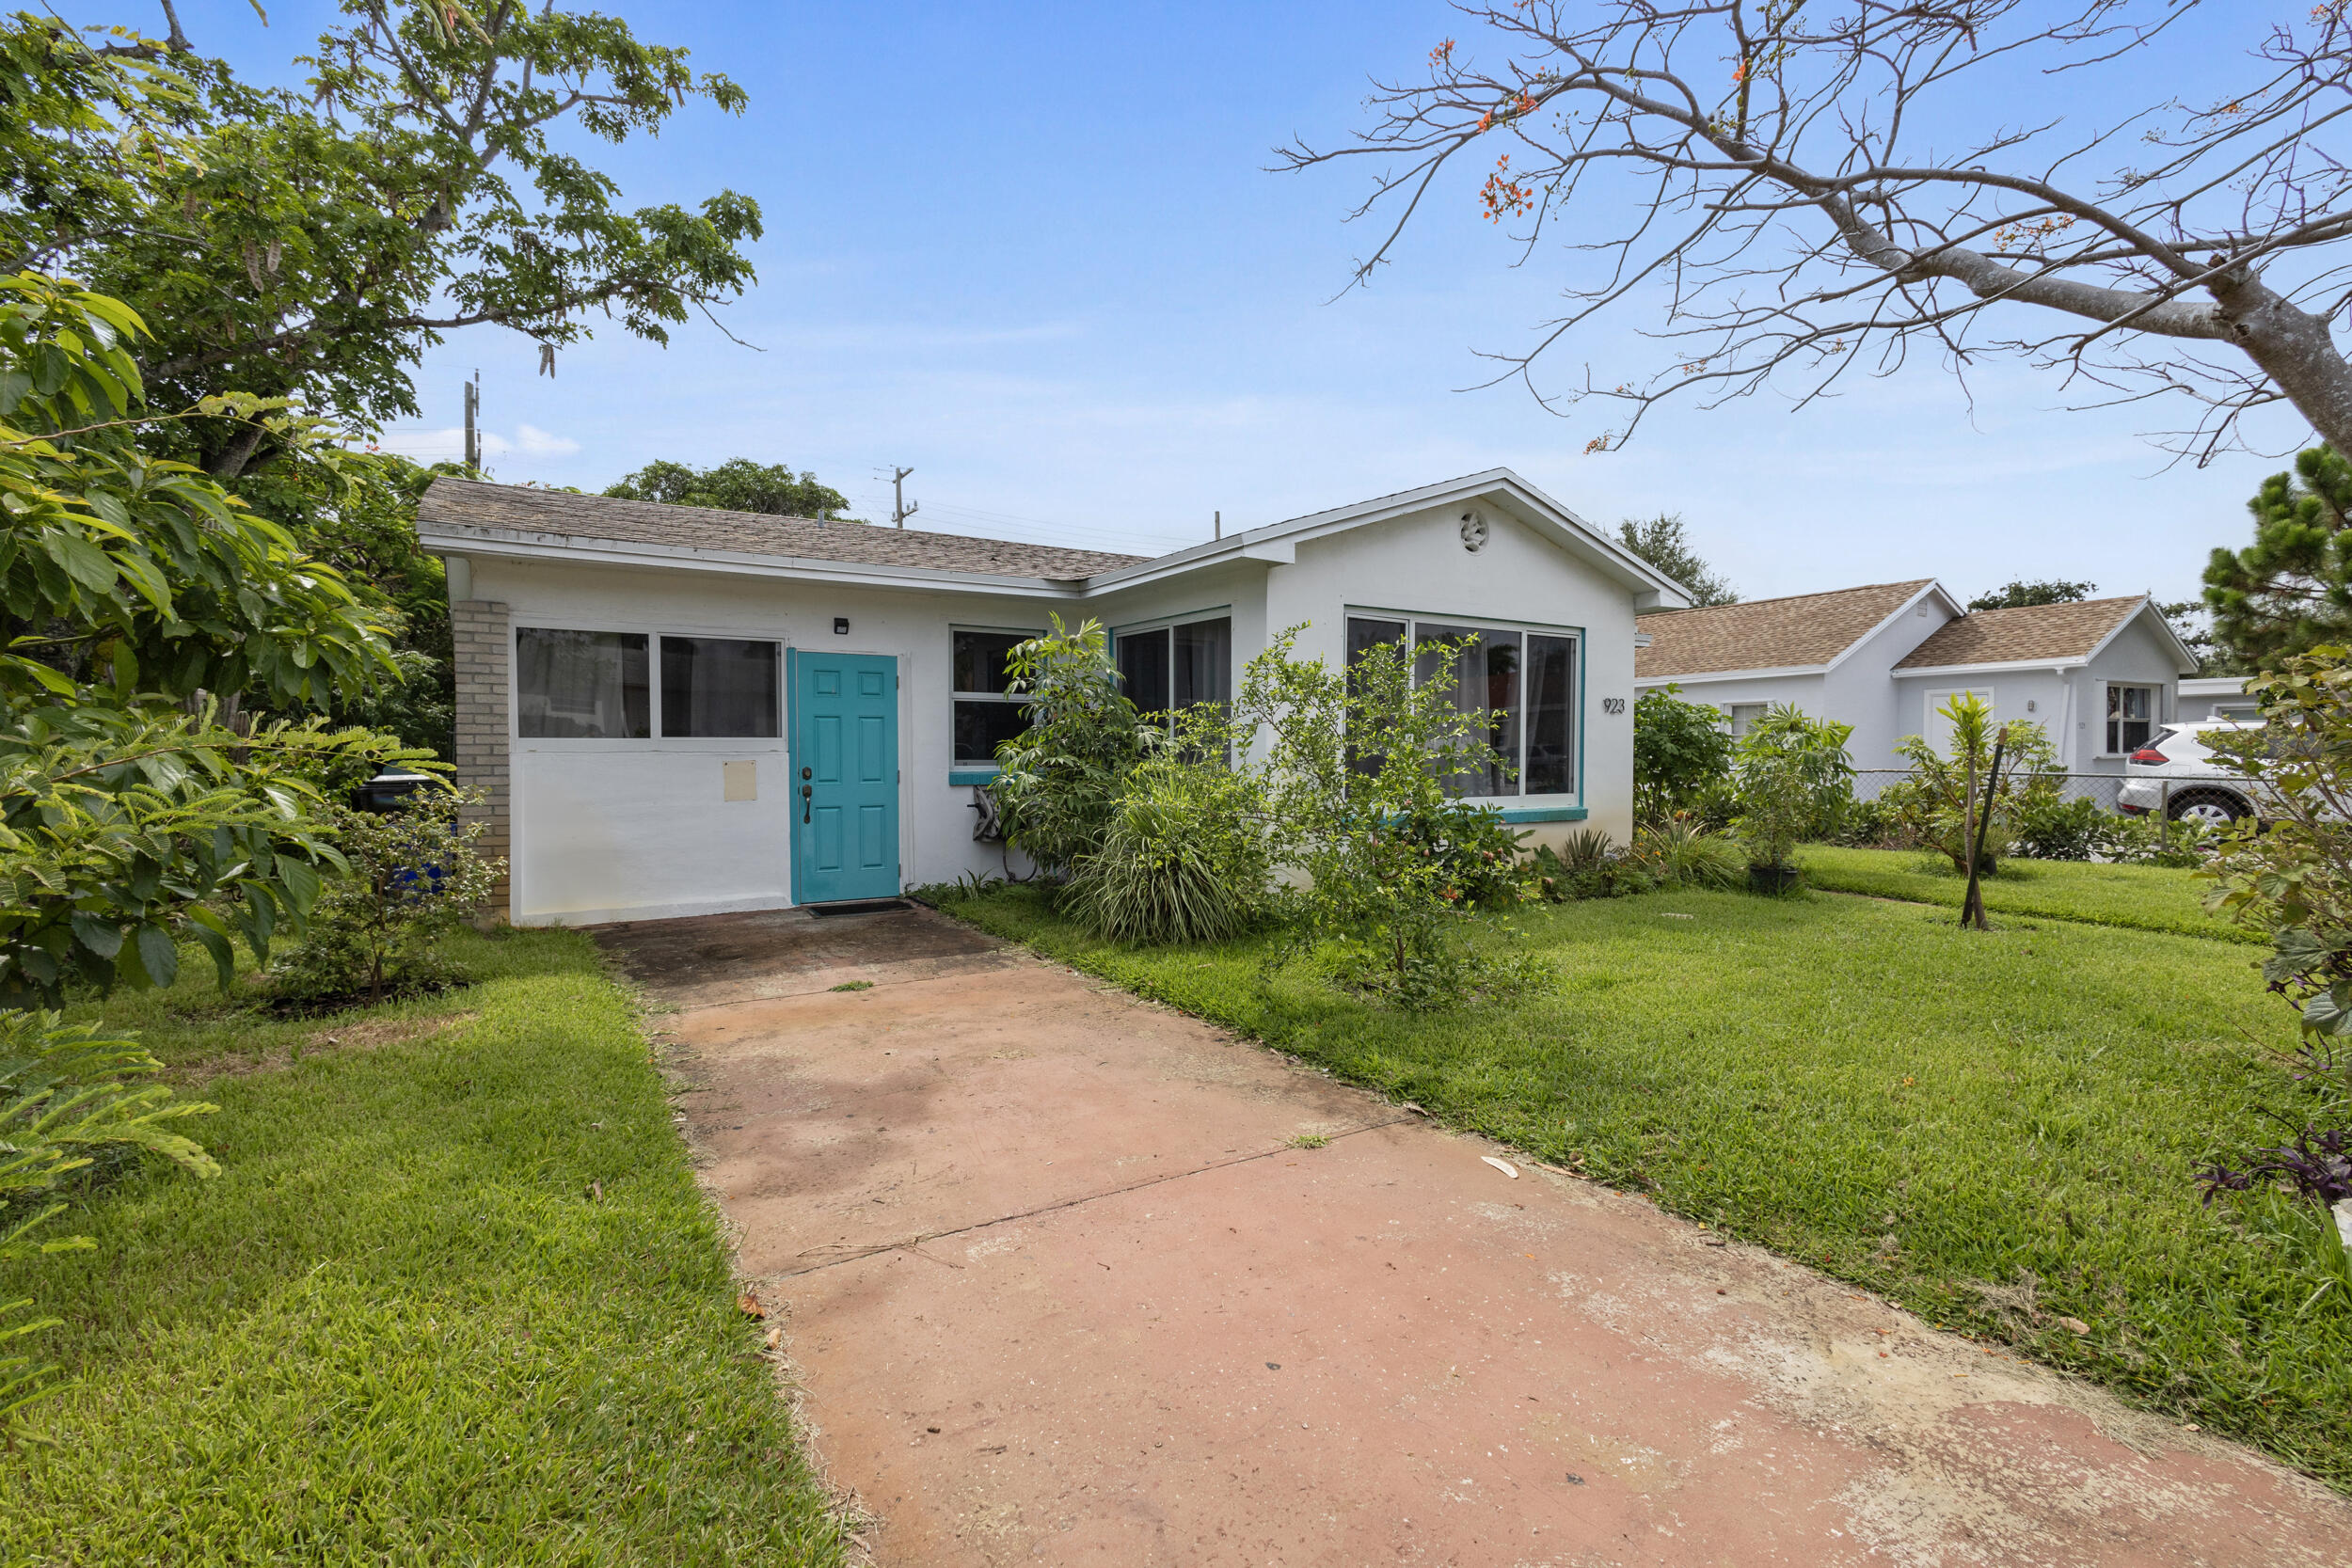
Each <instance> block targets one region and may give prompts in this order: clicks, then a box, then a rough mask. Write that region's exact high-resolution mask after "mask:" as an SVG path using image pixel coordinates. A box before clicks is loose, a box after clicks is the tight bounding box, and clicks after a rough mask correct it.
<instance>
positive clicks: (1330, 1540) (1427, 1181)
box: [600, 910, 2352, 1568]
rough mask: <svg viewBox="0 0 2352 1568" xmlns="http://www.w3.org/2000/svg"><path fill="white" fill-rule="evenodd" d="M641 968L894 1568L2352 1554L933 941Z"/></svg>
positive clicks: (1975, 1363) (1511, 1180) (1062, 987)
mask: <svg viewBox="0 0 2352 1568" xmlns="http://www.w3.org/2000/svg"><path fill="white" fill-rule="evenodd" d="M600 937H601V940H602V941H604V942H606V944H607V945H608V947H609V948H610V949H611V950H612V952H613V953H614V954H616V955H617V957H618V958H619V959H620V961H621V962H622V963H623V964H624V965H625V966H626V967H627V968H628V970H629V971H630V972H631V973H632V974H634V975H635V976H636V977H637V978H638V979H639V980H640V981H641V983H643V984H644V986H646V987H647V988H648V989H649V990H651V991H652V992H653V993H654V994H655V995H656V996H657V997H660V998H662V999H665V1000H667V1001H669V1002H670V1003H672V1004H674V1005H675V1006H676V1007H678V1008H679V1009H680V1010H679V1011H678V1012H677V1013H676V1014H675V1016H674V1017H673V1018H671V1019H670V1020H668V1021H667V1023H668V1033H669V1035H670V1037H671V1039H672V1041H673V1042H674V1044H675V1055H676V1059H677V1062H678V1064H679V1066H680V1068H681V1069H682V1070H683V1072H684V1074H685V1076H686V1079H687V1081H688V1083H689V1085H690V1086H689V1088H688V1090H687V1092H686V1093H685V1095H684V1098H683V1105H684V1109H685V1112H686V1116H687V1118H688V1122H689V1130H690V1132H691V1138H692V1140H693V1141H694V1143H695V1145H696V1146H697V1151H698V1155H699V1157H700V1158H701V1160H702V1163H703V1166H704V1176H705V1180H707V1183H708V1184H709V1185H710V1187H711V1188H712V1189H713V1190H714V1191H715V1192H716V1193H717V1195H718V1196H719V1197H720V1199H721V1201H722V1202H723V1204H724V1205H725V1207H726V1212H727V1213H728V1214H729V1215H730V1216H731V1217H732V1219H733V1220H734V1222H735V1224H736V1225H737V1226H738V1227H739V1229H740V1242H741V1249H742V1256H741V1267H742V1270H743V1272H744V1273H745V1275H748V1276H749V1277H751V1278H752V1279H753V1280H755V1282H756V1284H757V1287H758V1290H759V1292H760V1295H761V1297H762V1299H763V1300H764V1301H765V1303H766V1304H767V1306H768V1308H769V1310H770V1311H771V1314H774V1315H776V1316H778V1317H779V1318H781V1319H782V1321H783V1322H784V1323H786V1324H787V1330H786V1332H787V1339H786V1349H787V1353H788V1354H789V1356H790V1358H791V1361H792V1365H793V1367H794V1370H795V1371H796V1373H797V1376H798V1378H799V1381H800V1382H801V1383H802V1385H803V1387H804V1390H805V1400H806V1404H805V1409H806V1415H807V1418H808V1420H809V1423H810V1430H811V1432H812V1433H813V1440H814V1442H815V1444H816V1447H817V1449H818V1454H819V1455H820V1457H821V1459H822V1460H823V1462H824V1463H825V1465H827V1466H828V1467H829V1469H830V1471H831V1473H832V1476H833V1478H834V1481H835V1482H836V1483H838V1484H840V1485H842V1486H844V1487H846V1488H848V1489H850V1491H852V1492H853V1493H854V1494H855V1496H856V1497H857V1498H858V1499H859V1501H860V1502H861V1503H862V1504H863V1505H864V1507H865V1508H866V1509H867V1510H869V1511H870V1512H871V1513H873V1514H874V1516H875V1517H876V1518H877V1520H878V1521H879V1524H878V1526H877V1528H875V1530H874V1532H873V1534H872V1537H871V1539H872V1543H873V1549H874V1553H875V1557H876V1559H877V1560H878V1561H880V1562H882V1563H884V1564H892V1565H898V1564H927V1565H928V1564H989V1565H996V1564H1008V1563H1016V1562H1018V1563H1032V1562H1051V1563H1105V1564H1109V1563H1118V1564H1157V1563H1171V1564H1211V1563H1219V1564H1221V1563H1234V1564H1242V1563H1248V1564H1334V1565H1338V1564H1347V1565H1354V1564H1369V1563H1383V1562H1397V1563H1427V1564H1458V1565H1462V1568H1470V1565H1493V1568H1533V1565H1538V1564H1545V1565H1560V1568H1565V1565H1568V1564H1579V1565H1584V1564H1635V1563H1639V1564H1680V1563H1692V1564H1697V1563H1710V1564H1714V1563H1721V1564H1739V1565H1742V1568H1746V1565H1753V1564H1765V1563H1792V1564H1843V1563H1857V1564H1858V1563H1879V1564H1885V1563H1896V1564H1907V1565H1919V1568H1931V1565H1932V1568H1960V1565H1963V1564H1999V1565H2003V1568H2017V1565H2027V1564H2049V1565H2052V1568H2060V1565H2063V1568H2082V1565H2088V1564H2108V1563H2115V1564H2121V1563H2182V1564H2191V1563H2194V1564H2221V1563H2231V1564H2240V1563H2242V1564H2265V1565H2271V1564H2312V1565H2322V1564H2325V1565H2341V1564H2344V1563H2345V1562H2346V1561H2348V1560H2352V1504H2347V1503H2346V1502H2345V1501H2344V1499H2342V1498H2340V1497H2336V1496H2335V1495H2333V1494H2331V1493H2329V1492H2328V1491H2326V1490H2325V1489H2324V1488H2321V1487H2319V1486H2317V1485H2315V1484H2313V1483H2312V1482H2310V1481H2305V1480H2303V1479H2302V1478H2300V1477H2298V1476H2296V1475H2294V1474H2292V1473H2291V1472H2288V1471H2286V1470H2284V1469H2281V1468H2280V1467H2279V1466H2277V1465H2271V1464H2269V1463H2267V1462H2266V1461H2264V1460H2262V1459H2259V1458H2257V1457H2255V1456H2253V1455H2251V1454H2249V1453H2248V1452H2246V1451H2245V1450H2243V1449H2238V1448H2235V1447H2233V1446H2232V1445H2229V1444H2225V1443H2219V1442H2215V1441H2212V1440H2210V1439H2207V1438H2204V1437H2202V1436H2201V1435H2199V1434H2196V1433H2189V1432H2186V1431H2185V1430H2183V1429H2182V1428H2181V1427H2180V1426H2178V1425H2176V1424H2174V1423H2172V1422H2169V1421H2165V1420H2161V1419H2157V1418H2151V1417H2148V1416H2144V1415H2140V1414H2137V1413H2135V1412H2133V1411H2130V1410H2128V1409H2126V1408H2125V1407H2123V1406H2122V1405H2121V1404H2120V1403H2118V1402H2115V1401H2114V1400H2112V1399H2109V1398H2108V1397H2106V1395H2104V1394H2102V1393H2100V1392H2099V1391H2097V1390H2095V1389H2093V1388H2090V1387H2089V1386H2084V1385H2080V1384H2077V1383H2074V1382H2072V1381H2069V1380H2067V1379H2065V1378H2061V1377H2059V1376H2058V1375H2056V1374H2054V1373H2051V1372H2048V1371H2045V1370H2041V1369H2039V1368H2036V1367H2032V1366H2028V1365H2026V1364H2024V1363H2021V1362H2017V1361H2014V1360H2011V1359H2010V1358H2008V1357H2007V1356H2005V1355H2000V1354H1990V1353H1987V1352H1986V1351H1984V1350H1983V1349H1981V1348H1979V1347H1978V1346H1975V1345H1972V1344H1970V1343H1968V1342H1967V1341H1965V1340H1963V1339H1960V1338H1953V1337H1951V1336H1948V1335H1944V1334H1939V1333H1936V1332H1935V1331H1933V1330H1931V1329H1929V1328H1927V1327H1925V1326H1924V1325H1923V1324H1921V1323H1919V1322H1918V1321H1917V1320H1915V1319H1914V1318H1912V1317H1910V1316H1908V1315H1907V1314H1905V1313H1903V1312H1900V1311H1898V1310H1896V1309H1894V1308H1891V1307H1886V1306H1884V1305H1883V1304H1881V1303H1880V1302H1878V1301H1876V1300H1874V1299H1871V1298H1869V1297H1867V1296H1865V1295H1863V1294H1861V1293H1859V1292H1857V1291H1852V1290H1851V1289H1850V1288H1848V1287H1846V1286H1843V1285H1840V1284H1838V1283H1836V1282H1835V1281H1832V1280H1828V1279H1825V1278H1822V1277H1821V1276H1820V1275H1814V1274H1811V1273H1808V1272H1807V1271H1805V1270H1804V1269H1802V1268H1799V1267H1797V1266H1795V1265H1792V1264H1789V1263H1787V1262H1784V1261H1782V1260H1780V1259H1776V1258H1774V1257H1772V1255H1770V1254H1768V1253H1765V1252H1761V1251H1758V1250H1756V1249H1754V1248H1750V1247H1745V1246H1740V1245H1728V1246H1726V1245H1724V1244H1723V1243H1722V1242H1721V1239H1720V1238H1717V1237H1715V1236H1712V1235H1711V1234H1709V1233H1708V1231H1706V1230H1705V1229H1703V1228H1701V1227H1697V1226H1694V1225H1692V1224H1689V1223H1687V1222H1685V1221H1682V1220H1678V1219H1674V1218H1670V1217H1668V1216H1666V1215H1664V1214H1662V1213H1661V1212H1659V1211H1657V1210H1656V1209H1655V1208H1653V1207H1651V1206H1650V1205H1649V1204H1647V1203H1646V1202H1644V1201H1642V1200H1640V1199H1638V1198H1632V1197H1628V1196H1623V1195H1620V1194H1616V1193H1613V1192H1610V1191H1607V1190H1605V1189H1603V1188H1599V1187H1596V1186H1593V1185H1591V1184H1588V1183H1585V1182H1582V1181H1580V1180H1573V1179H1571V1178H1567V1177H1565V1176H1559V1175H1554V1174H1551V1173H1548V1172H1545V1171H1542V1170H1539V1169H1536V1168H1534V1167H1532V1166H1529V1165H1526V1164H1522V1163H1519V1162H1517V1161H1513V1160H1511V1157H1510V1156H1509V1155H1508V1154H1507V1152H1506V1151H1504V1150H1502V1149H1500V1148H1495V1147H1493V1146H1489V1145H1486V1144H1484V1143H1482V1142H1479V1141H1477V1140H1475V1139H1470V1138H1465V1137H1457V1136H1453V1135H1450V1134H1448V1133H1446V1132H1441V1131H1439V1130H1438V1129H1437V1128H1434V1127H1432V1126H1430V1125H1429V1124H1428V1123H1427V1122H1426V1121H1424V1120H1422V1118H1421V1117H1417V1116H1415V1115H1413V1114H1411V1113H1409V1112H1406V1111H1404V1110H1401V1109H1400V1108H1399V1107H1397V1106H1395V1105H1393V1104H1391V1103H1389V1102H1387V1101H1381V1100H1379V1099H1376V1098H1375V1097H1373V1096H1372V1095H1369V1094H1365V1093H1362V1092H1359V1091H1358V1090H1355V1089H1350V1088H1345V1087H1343V1086H1341V1085H1336V1084H1333V1083H1330V1082H1328V1081H1327V1080H1325V1079H1323V1078H1321V1077H1319V1076H1317V1075H1315V1074H1313V1073H1311V1072H1308V1071H1303V1070H1300V1069H1296V1068H1294V1067H1292V1066H1289V1065H1288V1064H1286V1063H1285V1062H1284V1061H1282V1060H1281V1059H1280V1058H1279V1057H1278V1056H1276V1055H1274V1054H1272V1053H1268V1052H1266V1051H1263V1050H1262V1049H1258V1048H1255V1047H1252V1046H1250V1045H1248V1044H1246V1043H1242V1042H1238V1041H1235V1040H1233V1039H1232V1038H1230V1037H1226V1036H1224V1035H1221V1034H1220V1033H1218V1032H1217V1031H1216V1030H1215V1029H1212V1028H1210V1027H1209V1026H1207V1025H1205V1024H1202V1023H1200V1022H1195V1021H1193V1020H1191V1019H1188V1018H1184V1017H1182V1016H1180V1015H1177V1014H1175V1013H1172V1012H1169V1011H1167V1010H1165V1009H1161V1008H1157V1007H1154V1006H1150V1005H1148V1004H1145V1003H1142V1002H1139V1001H1137V1000H1136V999H1134V998H1133V997H1130V996H1127V995H1126V994H1124V993H1122V992H1119V991H1116V990H1110V989H1109V988H1107V987H1104V986H1103V985H1101V984H1099V983H1097V982H1095V981H1092V980H1089V979H1087V978H1085V977H1083V976H1080V975H1078V974H1073V973H1072V972H1071V971H1069V970H1066V969H1061V968H1058V967H1055V966H1052V965H1049V964H1045V963H1042V962H1040V961H1038V960H1036V959H1034V958H1029V957H1027V956H1025V955H1024V954H1022V953H1019V952H1016V951H1014V950H1010V949H1008V948H1005V947H1002V946H1000V945H998V944H996V943H995V942H992V941H990V940H989V939H987V938H985V937H982V936H980V935H978V934H977V933H975V932H973V931H970V930H968V929H966V928H964V927H959V926H957V925H955V924H953V923H952V922H949V921H947V920H946V919H944V918H943V917H941V916H938V915H935V914H933V913H930V912H929V911H920V910H908V911H900V912H893V913H882V914H870V915H857V916H841V917H834V918H826V919H812V918H810V917H809V916H807V915H806V914H804V913H801V912H798V911H795V912H792V913H787V914H751V915H726V916H717V917H712V918H708V919H701V920H686V921H668V922H660V923H647V924H643V925H638V926H622V927H607V928H605V930H604V931H603V932H601V933H600ZM859 982H864V983H866V988H867V989H862V990H837V989H834V988H837V987H840V986H843V985H853V984H857V983H859ZM1486 1156H1495V1157H1498V1158H1501V1159H1503V1160H1505V1161H1506V1162H1509V1163H1511V1164H1515V1165H1516V1166H1517V1168H1518V1175H1517V1176H1516V1177H1514V1176H1512V1175H1508V1174H1506V1173H1505V1172H1504V1171H1502V1170H1499V1169H1497V1168H1496V1167H1495V1166H1494V1165H1493V1164H1490V1163H1488V1162H1487V1160H1486V1158H1485V1157H1486Z"/></svg>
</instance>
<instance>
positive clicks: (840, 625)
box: [833, 615, 850, 637]
mask: <svg viewBox="0 0 2352 1568" xmlns="http://www.w3.org/2000/svg"><path fill="white" fill-rule="evenodd" d="M833 634H834V636H835V637H847V636H849V635H850V618H849V617H848V616H847V615H836V616H834V618H833Z"/></svg>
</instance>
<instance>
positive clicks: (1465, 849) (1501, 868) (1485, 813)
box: [1396, 800, 1531, 910]
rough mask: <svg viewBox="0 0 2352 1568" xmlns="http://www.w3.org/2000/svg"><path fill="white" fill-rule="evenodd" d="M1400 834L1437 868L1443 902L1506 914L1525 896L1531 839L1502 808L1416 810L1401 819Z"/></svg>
mask: <svg viewBox="0 0 2352 1568" xmlns="http://www.w3.org/2000/svg"><path fill="white" fill-rule="evenodd" d="M1396 831H1398V832H1401V833H1402V834H1403V835H1404V836H1405V837H1406V839H1407V840H1409V841H1411V842H1412V843H1414V844H1417V845H1419V846H1420V847H1421V852H1422V855H1423V856H1424V857H1426V858H1427V859H1428V860H1429V861H1430V863H1432V864H1433V865H1434V866H1436V868H1437V873H1438V883H1439V884H1440V885H1439V892H1438V896H1440V897H1443V898H1447V899H1449V900H1452V901H1456V902H1459V903H1460V904H1461V905H1462V906H1463V907H1464V908H1465V909H1473V910H1503V909H1509V908H1510V907H1511V906H1512V905H1514V904H1517V903H1518V902H1519V901H1520V899H1522V898H1524V897H1525V896H1526V895H1527V893H1528V889H1529V880H1530V875H1531V871H1530V864H1529V862H1528V861H1527V859H1526V847H1525V846H1526V841H1527V837H1528V835H1527V833H1526V832H1525V831H1524V830H1522V829H1517V828H1514V827H1512V826H1511V825H1510V823H1508V822H1506V821H1504V820H1503V816H1502V808H1501V807H1499V806H1473V805H1471V804H1470V803H1469V802H1467V801H1463V800H1446V801H1442V802H1440V803H1438V804H1437V805H1434V806H1429V805H1422V806H1418V807H1416V808H1415V809H1413V810H1412V811H1409V812H1407V813H1406V814H1404V815H1403V816H1399V817H1398V818H1397V820H1396Z"/></svg>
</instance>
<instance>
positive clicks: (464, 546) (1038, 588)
mask: <svg viewBox="0 0 2352 1568" xmlns="http://www.w3.org/2000/svg"><path fill="white" fill-rule="evenodd" d="M417 540H418V543H419V544H421V545H422V546H423V547H424V548H425V550H426V551H427V552H428V553H430V554H434V555H487V556H492V557H503V558H506V559H510V560H518V561H570V562H587V563H590V564H596V565H606V566H616V565H617V566H640V567H644V566H651V567H658V568H661V569H665V570H670V571H685V572H711V573H718V574H721V575H726V576H735V577H763V578H783V577H789V578H816V579H818V580H822V581H826V582H835V583H841V584H845V585H851V586H879V587H922V588H930V589H935V590H947V591H951V592H952V591H961V592H969V593H976V594H978V593H985V594H1017V595H1027V596H1034V597H1053V598H1076V597H1079V596H1081V593H1082V590H1083V588H1084V586H1085V583H1086V581H1087V579H1086V578H1031V577H1016V576H1012V575H1009V574H999V573H991V572H957V571H950V570H946V569H945V568H942V567H936V566H898V565H883V564H875V563H872V562H857V561H831V560H825V559H821V558H818V557H812V556H785V555H758V554H754V553H750V552H746V551H740V550H717V549H710V548H707V547H706V546H691V547H680V546H668V545H645V544H639V543H636V542H633V541H629V540H620V539H596V538H593V537H590V536H588V535H584V534H572V533H523V532H519V531H515V530H510V529H481V528H468V527H465V526H463V525H457V524H451V523H446V522H443V523H425V522H420V523H419V524H418V525H417Z"/></svg>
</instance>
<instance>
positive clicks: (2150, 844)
mask: <svg viewBox="0 0 2352 1568" xmlns="http://www.w3.org/2000/svg"><path fill="white" fill-rule="evenodd" d="M2011 823H2012V827H2011V831H2012V832H2014V834H2015V835H2016V836H2015V837H2014V838H2013V839H2011V840H2010V844H2009V845H2008V850H2009V852H2010V853H2011V854H2014V855H2017V856H2018V857H2020V858H2021V859H2024V860H2036V861H2101V862H2105V863H2108V864H2111V865H2168V866H2173V867H2177V868H2183V869H2185V868H2188V867H2192V866H2198V865H2202V864H2203V863H2204V862H2205V855H2206V850H2207V847H2208V846H2209V845H2210V844H2211V842H2212V836H2213V835H2212V832H2211V830H2209V829H2207V828H2206V827H2205V826H2204V824H2202V823H2201V822H2194V821H2183V822H2170V823H2167V822H2162V821H2158V820H2154V819H2152V818H2149V817H2139V816H2118V815H2117V814H2115V813H2114V812H2111V811H2108V810H2106V808H2105V807H2103V806H2101V805H2100V804H2099V802H2098V801H2097V800H2092V799H2090V797H2088V796H2079V797H2077V798H2075V799H2074V800H2066V799H2064V798H2062V797H2061V796H2060V795H2059V794H2058V790H2057V788H2056V787H2055V785H2054V784H2053V785H2049V786H2046V787H2035V786H2034V784H2032V783H2030V782H2029V784H2028V787H2027V788H2026V790H2025V791H2024V792H2023V793H2022V794H2021V795H2020V796H2019V797H2018V800H2017V803H2016V809H2015V811H2014V813H2013V815H2012V817H2011Z"/></svg>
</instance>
